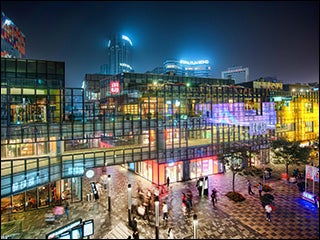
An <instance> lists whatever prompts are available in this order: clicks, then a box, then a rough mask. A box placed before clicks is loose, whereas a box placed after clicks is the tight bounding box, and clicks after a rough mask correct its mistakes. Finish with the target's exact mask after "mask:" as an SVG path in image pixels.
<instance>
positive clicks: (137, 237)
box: [132, 230, 139, 239]
mask: <svg viewBox="0 0 320 240" xmlns="http://www.w3.org/2000/svg"><path fill="white" fill-rule="evenodd" d="M132 236H133V239H139V232H138V230H135V231H134V232H133V234H132Z"/></svg>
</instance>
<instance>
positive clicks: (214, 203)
mask: <svg viewBox="0 0 320 240" xmlns="http://www.w3.org/2000/svg"><path fill="white" fill-rule="evenodd" d="M211 202H212V205H213V207H215V205H216V203H217V190H216V189H215V188H214V189H212V193H211Z"/></svg>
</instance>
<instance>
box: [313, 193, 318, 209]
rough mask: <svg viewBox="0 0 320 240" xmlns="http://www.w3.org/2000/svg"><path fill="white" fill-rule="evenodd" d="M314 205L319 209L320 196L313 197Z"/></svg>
mask: <svg viewBox="0 0 320 240" xmlns="http://www.w3.org/2000/svg"><path fill="white" fill-rule="evenodd" d="M313 200H314V204H315V205H316V206H317V207H318V208H319V194H318V195H314V197H313Z"/></svg>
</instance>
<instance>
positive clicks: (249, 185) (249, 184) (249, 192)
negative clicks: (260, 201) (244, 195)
mask: <svg viewBox="0 0 320 240" xmlns="http://www.w3.org/2000/svg"><path fill="white" fill-rule="evenodd" d="M247 185H248V194H249V195H254V192H252V189H251V182H250V180H249V179H248V182H247Z"/></svg>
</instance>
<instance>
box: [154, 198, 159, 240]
mask: <svg viewBox="0 0 320 240" xmlns="http://www.w3.org/2000/svg"><path fill="white" fill-rule="evenodd" d="M154 206H155V217H156V239H159V199H158V198H156V199H155V201H154Z"/></svg>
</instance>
